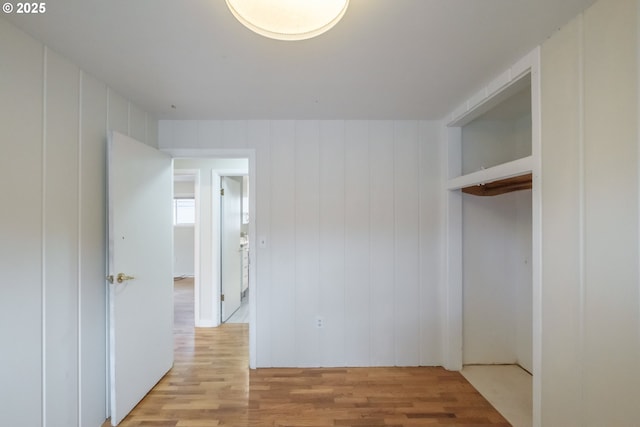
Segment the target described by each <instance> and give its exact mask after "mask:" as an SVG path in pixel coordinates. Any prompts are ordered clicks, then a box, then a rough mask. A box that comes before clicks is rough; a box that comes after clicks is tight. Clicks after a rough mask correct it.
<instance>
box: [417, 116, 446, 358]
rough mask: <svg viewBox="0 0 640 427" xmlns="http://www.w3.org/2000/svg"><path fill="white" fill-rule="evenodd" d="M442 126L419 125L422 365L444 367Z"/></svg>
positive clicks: (424, 123)
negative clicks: (440, 137)
mask: <svg viewBox="0 0 640 427" xmlns="http://www.w3.org/2000/svg"><path fill="white" fill-rule="evenodd" d="M440 129H441V127H440V124H439V123H437V122H424V121H421V122H420V124H419V147H418V150H419V154H418V156H419V159H420V177H419V179H418V182H419V198H420V226H419V230H420V260H419V262H420V290H421V293H420V354H421V359H420V364H421V365H439V364H441V363H442V348H441V345H440V343H442V328H441V322H442V320H441V317H442V313H444V311H443V307H442V306H441V303H440V301H441V298H442V295H440V283H442V277H443V276H441V274H442V272H441V266H442V261H441V260H442V257H443V253H442V251H443V247H442V246H441V242H442V236H443V233H444V227H445V224H444V222H443V220H442V205H441V204H440V203H437V202H435V201H437V200H439V199H440V198H441V197H442V188H443V183H442V169H441V163H440V155H441V153H440V150H439V147H440V144H439V143H438V135H439V132H440Z"/></svg>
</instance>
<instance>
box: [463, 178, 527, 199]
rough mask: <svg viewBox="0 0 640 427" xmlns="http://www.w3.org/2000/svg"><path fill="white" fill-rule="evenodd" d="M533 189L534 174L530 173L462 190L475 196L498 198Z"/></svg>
mask: <svg viewBox="0 0 640 427" xmlns="http://www.w3.org/2000/svg"><path fill="white" fill-rule="evenodd" d="M532 187H533V185H532V174H531V173H528V174H526V175H520V176H513V177H511V178H505V179H500V180H498V181H493V182H489V183H486V184H478V185H472V186H470V187H464V188H462V189H461V190H462V192H463V193H467V194H473V195H474V196H497V195H499V194H505V193H511V192H513V191H520V190H530V189H531V188H532Z"/></svg>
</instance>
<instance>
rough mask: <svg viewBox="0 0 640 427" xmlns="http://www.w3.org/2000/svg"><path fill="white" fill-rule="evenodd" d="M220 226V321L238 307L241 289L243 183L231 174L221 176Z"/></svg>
mask: <svg viewBox="0 0 640 427" xmlns="http://www.w3.org/2000/svg"><path fill="white" fill-rule="evenodd" d="M221 185H222V190H223V192H224V195H223V196H222V198H221V210H222V213H221V215H220V218H221V224H220V230H221V234H222V238H221V240H222V250H221V254H222V262H221V263H220V265H221V276H222V277H221V288H222V295H224V299H222V298H221V314H222V319H221V320H222V321H223V322H226V321H227V320H229V318H230V317H231V315H232V314H233V313H234V312H235V311H236V310H237V309H238V308H240V303H241V292H242V249H241V248H240V232H241V224H242V204H241V198H242V184H241V183H240V182H238V181H236V180H235V179H233V178H230V177H222V179H221Z"/></svg>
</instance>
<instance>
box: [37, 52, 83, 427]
mask: <svg viewBox="0 0 640 427" xmlns="http://www.w3.org/2000/svg"><path fill="white" fill-rule="evenodd" d="M79 76H80V70H79V69H78V68H77V67H75V66H74V65H73V64H71V63H69V62H67V61H66V60H64V59H63V58H61V57H60V56H58V55H57V54H55V53H54V52H53V51H51V50H49V51H48V54H47V74H46V76H45V78H46V81H47V91H46V99H45V108H46V109H47V126H46V143H45V147H46V158H45V171H46V173H45V182H46V187H45V199H44V200H45V206H44V210H45V212H46V216H45V223H44V227H45V230H44V231H45V232H44V239H45V253H44V257H45V258H44V267H45V276H44V280H45V294H44V310H45V336H46V341H45V344H46V353H45V368H46V371H45V374H46V375H45V385H46V388H45V393H46V396H47V399H46V406H45V409H46V417H45V420H46V423H47V425H50V426H73V425H77V424H78V419H77V416H78V407H77V405H78V397H79V390H78V363H79V361H78V340H77V337H78V316H77V312H78V311H77V310H78V292H79V288H78V220H79V218H78V203H79V200H78V185H79V182H78V155H79V152H78V148H79V147H78V141H79V136H78V126H79V122H78V121H79V117H80V116H79V105H78V100H79V95H78V90H79V88H78V83H79Z"/></svg>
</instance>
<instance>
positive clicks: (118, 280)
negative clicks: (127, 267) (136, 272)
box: [107, 273, 135, 283]
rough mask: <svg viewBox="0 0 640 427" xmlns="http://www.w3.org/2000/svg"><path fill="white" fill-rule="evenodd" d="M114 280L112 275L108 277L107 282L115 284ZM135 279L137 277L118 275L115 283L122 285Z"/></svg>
mask: <svg viewBox="0 0 640 427" xmlns="http://www.w3.org/2000/svg"><path fill="white" fill-rule="evenodd" d="M113 279H114V277H113V274H110V275H108V276H107V280H108V281H109V283H113V281H114V280H113ZM133 279H135V277H133V276H127V275H126V274H124V273H118V275H117V276H116V277H115V281H116V282H118V283H122V282H124V281H125V280H133Z"/></svg>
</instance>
